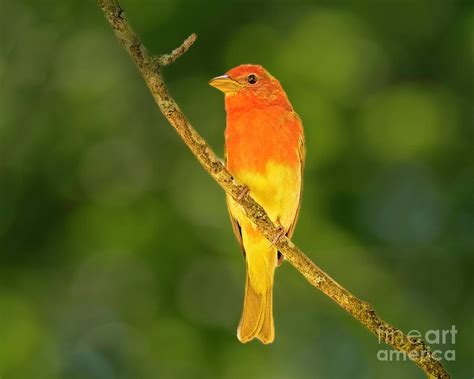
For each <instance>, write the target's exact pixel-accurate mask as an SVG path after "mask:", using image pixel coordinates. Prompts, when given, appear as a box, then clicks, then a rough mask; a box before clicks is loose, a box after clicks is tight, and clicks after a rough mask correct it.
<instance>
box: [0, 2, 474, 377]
mask: <svg viewBox="0 0 474 379" xmlns="http://www.w3.org/2000/svg"><path fill="white" fill-rule="evenodd" d="M123 5H124V7H125V8H126V9H127V11H128V15H129V18H130V20H131V22H132V24H133V25H134V27H135V29H136V30H137V31H138V32H139V34H140V35H141V36H142V37H143V39H144V41H145V43H146V44H147V45H148V46H149V47H150V48H151V49H152V50H153V51H154V52H167V51H169V50H170V49H172V48H174V47H175V46H177V45H178V44H179V43H180V42H181V41H182V40H183V39H184V38H185V37H186V36H187V35H188V34H190V33H191V32H196V33H197V34H198V35H199V40H198V43H197V44H196V45H195V46H194V47H193V48H192V49H191V50H190V51H189V53H188V54H186V56H185V57H184V58H182V59H181V60H179V61H178V62H176V64H174V65H173V66H172V67H169V68H167V69H166V70H165V73H164V74H165V76H166V79H167V82H168V84H169V86H170V89H171V91H172V93H173V94H174V95H175V96H176V99H177V100H178V102H179V103H180V105H181V106H182V109H183V110H184V111H185V113H186V114H187V116H188V117H189V119H190V120H191V121H192V122H193V124H194V125H195V127H196V128H197V129H198V130H199V131H200V132H201V133H202V134H203V136H204V137H205V138H206V139H207V140H208V142H210V143H211V144H212V146H213V147H214V148H215V149H216V151H217V152H218V153H219V154H222V146H223V131H224V123H225V118H224V117H225V115H224V106H223V98H222V95H221V94H220V93H218V92H217V91H215V90H214V89H212V88H210V87H209V86H208V85H207V80H208V79H210V78H212V77H214V76H217V75H220V74H222V73H224V72H225V71H226V70H228V69H230V68H231V67H233V66H236V65H238V64H240V63H260V64H263V65H264V66H265V67H266V68H268V69H269V71H270V72H271V73H273V74H274V75H275V76H276V77H277V78H279V79H280V81H281V83H282V85H283V87H284V88H285V89H286V91H287V93H288V95H289V97H290V99H291V101H292V103H293V105H294V107H295V109H296V110H297V111H298V112H299V113H300V115H301V117H302V119H303V121H304V125H305V130H306V137H307V138H306V140H307V166H306V172H305V193H304V199H303V206H302V211H301V215H300V222H299V225H298V228H297V232H296V235H295V241H296V242H297V243H298V244H299V245H300V246H301V247H302V249H303V250H304V251H306V252H308V254H309V255H310V256H311V257H312V258H313V259H314V261H315V262H317V263H318V264H319V265H320V266H321V267H323V268H324V269H326V270H327V271H328V272H329V273H330V274H331V275H332V276H334V277H335V278H336V279H337V281H339V282H340V283H342V284H343V285H345V286H347V288H349V289H350V290H351V291H353V292H354V293H355V294H356V295H358V296H360V297H361V298H363V299H365V300H368V301H370V302H372V303H373V304H374V305H375V307H376V309H377V310H378V311H379V313H380V314H381V315H382V316H383V317H384V318H386V319H387V320H388V321H390V322H393V323H394V324H395V325H397V326H398V327H400V328H402V329H404V330H406V331H408V330H410V329H418V330H420V331H421V332H422V333H424V332H426V331H427V330H430V329H449V328H450V327H451V325H456V327H457V329H458V331H459V333H458V336H457V339H456V344H455V345H454V346H451V345H444V346H439V348H440V349H442V350H446V349H452V348H455V349H456V361H455V362H445V365H446V367H447V368H448V370H449V371H451V373H452V374H453V375H454V377H471V376H472V375H473V373H474V371H473V366H472V354H473V352H474V348H473V341H474V335H473V329H472V314H473V311H474V297H473V296H472V290H473V288H472V283H473V282H472V269H473V250H474V180H473V178H474V161H473V159H472V157H473V143H474V129H473V121H474V111H473V110H474V107H473V101H474V91H473V88H474V6H473V4H472V2H461V1H454V0H438V1H436V0H435V1H432V0H412V1H380V2H376V1H374V0H360V1H337V2H328V1H314V2H310V1H303V0H295V1H291V2H290V1H270V0H268V1H252V2H251V1H214V2H200V1H198V0H156V1H151V0H123ZM243 287H244V264H243V261H242V257H241V254H240V251H239V248H238V246H237V243H236V242H235V241H234V238H233V235H232V232H231V228H230V225H229V223H228V221H227V214H226V209H225V201H224V194H223V192H222V191H221V190H220V189H219V188H218V187H217V185H216V184H215V183H214V182H213V181H212V180H211V178H209V176H208V175H207V174H206V173H205V172H204V171H203V170H202V169H201V168H200V166H199V164H198V163H197V162H196V161H195V160H194V158H193V157H192V156H191V154H190V153H189V152H188V151H187V150H186V148H185V147H184V145H183V144H182V142H181V141H180V140H179V139H178V137H177V136H176V134H175V132H174V131H173V130H172V128H170V127H169V125H168V124H167V123H166V121H165V120H164V118H163V117H162V116H161V114H160V113H159V111H158V109H157V108H156V106H155V105H154V103H153V100H152V98H151V96H150V94H149V93H148V90H147V88H146V86H145V85H144V82H143V80H142V79H141V78H140V76H139V74H138V73H137V71H136V69H135V67H134V65H133V64H132V63H131V62H130V59H129V58H128V57H127V55H126V53H125V52H124V51H123V50H122V48H121V47H120V46H119V44H118V43H117V41H116V40H115V37H114V35H113V33H112V32H111V30H110V27H109V26H108V25H107V23H106V22H105V20H104V19H103V16H102V15H101V13H100V12H99V10H98V9H97V6H96V4H95V2H94V1H83V2H80V1H75V2H71V1H64V2H59V1H56V2H53V1H36V0H2V1H1V4H0V376H1V377H2V379H3V378H5V379H6V378H8V379H23V378H33V377H34V378H37V379H42V378H45V379H46V378H47V379H55V378H68V379H82V378H87V379H91V378H92V379H93V378H100V379H108V378H120V379H125V378H226V379H232V378H240V377H250V378H256V379H263V378H273V379H279V378H285V379H286V378H292V379H298V378H308V377H311V378H343V377H351V378H368V377H370V378H379V377H383V378H387V379H390V378H399V377H409V378H422V377H424V376H423V374H422V372H421V371H420V370H419V369H417V368H416V367H415V366H414V365H413V364H411V363H409V362H390V363H388V362H380V361H378V360H377V351H378V350H379V349H385V348H386V347H385V346H381V345H378V343H377V341H376V339H374V337H373V336H372V335H370V334H369V333H368V332H367V331H366V330H364V329H363V328H362V327H361V326H359V325H358V323H357V322H355V321H354V320H352V319H351V317H350V316H349V315H347V314H345V313H344V312H343V311H341V309H339V308H338V307H337V306H335V304H334V303H332V302H331V301H330V300H328V299H327V298H326V297H325V296H323V295H322V294H321V293H319V292H318V291H316V290H314V289H313V288H311V287H310V286H308V284H307V283H306V282H305V280H304V279H303V278H302V277H301V276H300V275H299V274H298V273H297V272H296V271H295V270H294V269H292V268H291V267H290V265H288V264H286V265H283V267H282V268H280V269H279V270H278V272H277V277H276V287H275V319H276V333H277V338H276V342H275V343H274V344H273V345H271V346H262V345H260V344H258V343H252V344H249V345H245V346H243V345H240V344H239V343H238V341H237V339H236V337H235V333H236V326H237V323H238V320H239V317H240V311H241V302H242V294H243Z"/></svg>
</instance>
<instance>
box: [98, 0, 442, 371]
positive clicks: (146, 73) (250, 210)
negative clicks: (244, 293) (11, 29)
mask: <svg viewBox="0 0 474 379" xmlns="http://www.w3.org/2000/svg"><path fill="white" fill-rule="evenodd" d="M97 3H98V5H99V7H100V8H101V9H102V11H103V12H104V15H105V17H106V18H107V20H108V21H109V23H110V25H111V26H112V28H113V29H114V31H115V33H116V34H117V37H118V39H119V41H120V43H121V44H122V46H123V47H124V48H125V49H126V50H127V51H128V53H129V55H130V57H131V58H132V60H133V61H134V62H135V64H136V65H137V67H138V70H139V71H140V73H141V74H142V76H143V78H144V79H145V82H146V84H147V85H148V88H149V89H150V92H151V93H152V95H153V97H154V99H155V101H156V103H157V104H158V106H159V107H160V110H161V112H162V113H163V115H164V116H165V117H166V118H167V120H168V121H169V123H170V124H171V125H172V126H173V127H174V128H175V130H176V132H177V133H178V134H179V135H180V137H181V138H182V139H183V141H184V142H185V143H186V145H187V146H188V147H189V149H190V150H191V152H192V153H193V154H194V156H195V157H196V158H197V160H198V161H199V162H200V163H201V165H202V166H203V167H204V169H205V170H206V171H207V172H208V173H209V175H211V176H212V177H213V178H214V180H215V181H216V182H217V183H218V184H219V185H220V186H221V187H222V188H223V189H224V190H225V192H226V193H227V194H228V195H230V196H232V197H233V199H234V200H235V201H236V202H237V203H238V204H240V205H241V206H242V208H243V209H244V210H245V212H246V214H247V217H248V218H249V219H250V220H251V221H252V222H253V223H255V225H256V226H257V228H258V230H260V232H262V233H263V235H264V236H265V237H266V238H267V239H268V240H269V241H274V240H277V238H276V237H277V236H278V235H279V229H278V228H277V227H276V226H275V225H274V224H273V223H272V221H271V220H270V218H269V217H268V215H267V213H266V212H265V210H264V209H263V208H262V206H261V205H259V204H258V203H257V202H256V201H255V200H253V198H252V197H251V196H250V194H245V195H244V196H242V197H240V196H239V195H240V194H241V193H242V192H243V190H244V188H245V186H243V185H241V184H239V183H237V181H236V180H235V179H234V178H233V177H232V175H231V174H230V173H229V171H227V169H226V168H225V167H224V166H223V164H222V163H221V161H220V160H219V158H217V156H216V155H215V154H214V152H213V151H212V150H211V148H210V147H209V145H207V143H206V142H205V141H204V139H203V138H202V137H201V136H200V135H199V134H198V133H197V132H196V130H194V128H193V127H192V126H191V124H190V123H189V121H188V120H187V119H186V117H185V116H184V114H183V113H182V112H181V110H180V109H179V107H178V104H177V103H176V102H175V101H174V99H173V98H172V97H171V95H170V94H169V92H168V88H167V87H166V85H165V83H164V81H163V78H162V76H161V73H160V71H161V68H162V67H163V66H166V65H169V64H171V63H173V62H174V61H175V60H176V59H178V58H179V57H180V56H181V55H183V54H184V53H185V52H186V51H187V50H188V49H189V48H190V47H191V45H192V44H193V43H194V41H195V40H196V35H195V34H191V36H189V37H188V38H187V39H186V40H185V41H184V43H183V44H182V45H181V46H180V47H178V48H177V49H175V50H173V52H171V53H170V54H165V55H162V56H159V57H157V58H156V57H153V56H152V55H151V54H150V53H149V52H148V50H147V49H146V48H145V46H144V45H143V44H142V43H141V42H140V40H139V39H138V36H137V35H136V34H135V32H134V31H133V30H132V28H131V27H130V25H129V23H128V22H127V20H126V18H125V14H124V10H123V9H122V8H121V6H120V4H119V2H118V1H117V0H97ZM276 246H277V247H278V249H279V251H281V253H282V254H283V255H284V256H285V258H286V259H287V260H288V261H289V262H290V263H291V264H292V265H293V266H294V267H295V268H296V269H297V270H298V271H299V272H300V273H301V274H303V276H304V277H305V278H306V279H307V280H308V281H309V282H310V283H311V284H312V285H313V286H315V287H316V288H318V289H320V290H321V291H322V292H323V293H324V294H326V295H327V296H329V297H330V298H331V299H333V300H334V301H335V302H336V303H337V304H338V305H339V306H340V307H341V308H343V309H344V310H346V311H347V312H348V313H350V314H351V315H352V316H353V317H354V318H355V319H357V320H358V321H359V322H360V323H361V324H362V325H364V326H365V327H366V328H367V329H369V330H370V331H371V332H372V333H373V334H375V335H376V336H378V338H379V340H380V341H384V342H385V343H387V344H389V345H391V346H392V347H394V348H395V349H397V350H399V351H402V352H404V353H406V354H407V356H408V357H410V359H412V360H413V361H414V362H415V363H416V364H417V365H418V366H419V367H420V368H421V369H423V370H424V371H425V373H426V374H427V375H428V377H429V378H450V376H449V374H448V373H447V372H446V371H445V370H444V368H443V367H442V365H441V363H440V362H439V360H438V358H437V357H436V356H435V355H434V354H433V353H432V352H431V350H430V348H429V347H428V346H427V345H426V344H425V343H424V342H423V341H422V340H420V339H416V338H409V337H407V336H406V335H405V334H403V332H402V331H400V330H399V329H397V328H396V327H394V326H393V325H390V324H389V323H387V322H385V321H384V320H382V319H381V318H380V317H379V316H378V315H377V314H376V313H375V311H374V309H373V307H372V306H371V305H370V304H368V303H367V302H365V301H362V300H359V299H358V298H357V297H355V296H354V295H352V294H351V293H350V292H349V291H348V290H346V289H345V288H343V287H342V286H341V285H339V284H338V283H337V282H336V281H335V280H334V279H332V278H331V277H330V276H329V275H328V274H326V273H325V272H324V271H323V270H321V269H320V268H319V267H318V266H316V265H315V264H314V263H313V262H312V261H311V260H310V259H309V258H308V257H307V256H306V255H305V254H304V253H303V252H302V251H301V250H300V249H299V248H298V247H297V246H295V245H294V244H293V243H292V242H291V241H290V240H289V239H288V238H286V237H283V238H280V239H279V242H278V243H276Z"/></svg>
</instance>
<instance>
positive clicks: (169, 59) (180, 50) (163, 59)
mask: <svg viewBox="0 0 474 379" xmlns="http://www.w3.org/2000/svg"><path fill="white" fill-rule="evenodd" d="M196 38H197V35H196V33H193V34H191V35H190V36H189V37H188V38H186V39H185V40H184V42H183V43H182V44H181V46H179V47H177V48H176V49H174V50H173V51H172V52H171V53H169V54H163V55H161V56H159V57H158V59H157V63H158V66H159V67H164V66H168V65H169V64H171V63H173V62H174V61H175V60H176V59H178V58H179V57H180V56H181V55H183V54H184V53H186V51H188V49H189V48H190V47H191V45H192V44H193V43H194V42H195V41H196Z"/></svg>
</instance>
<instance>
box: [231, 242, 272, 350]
mask: <svg viewBox="0 0 474 379" xmlns="http://www.w3.org/2000/svg"><path fill="white" fill-rule="evenodd" d="M261 253H263V252H261ZM273 255H274V256H273V259H272V258H271V257H270V259H269V260H268V261H267V262H265V263H266V264H264V265H263V267H262V265H261V263H263V262H262V261H261V260H260V259H259V261H260V262H259V263H260V265H259V266H260V267H258V269H260V270H262V271H263V272H262V271H260V270H252V269H253V267H249V266H250V264H252V263H255V262H251V261H248V262H247V281H246V285H245V298H244V309H243V311H242V317H241V319H240V324H239V328H238V330H237V337H238V338H239V340H240V342H242V343H245V342H248V341H251V340H253V339H254V338H258V339H259V340H260V341H262V342H263V343H264V344H268V343H272V342H273V340H274V339H275V328H274V326H273V310H272V308H273V307H272V297H273V295H272V292H273V274H274V272H275V266H276V251H275V253H274V254H273ZM247 258H248V255H247Z"/></svg>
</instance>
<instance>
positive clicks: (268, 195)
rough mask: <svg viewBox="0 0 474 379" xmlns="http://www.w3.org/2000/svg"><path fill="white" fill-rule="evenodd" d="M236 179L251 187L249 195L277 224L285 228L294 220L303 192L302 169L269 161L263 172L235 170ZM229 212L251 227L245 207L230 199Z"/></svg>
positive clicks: (242, 223)
mask: <svg viewBox="0 0 474 379" xmlns="http://www.w3.org/2000/svg"><path fill="white" fill-rule="evenodd" d="M233 174H234V176H235V178H236V179H237V180H238V181H239V182H240V183H243V184H245V185H247V186H248V188H249V190H250V195H251V196H252V197H253V198H254V199H255V201H257V202H258V203H259V204H260V205H261V206H262V207H263V208H265V211H266V212H267V214H268V216H269V217H270V219H271V220H272V221H273V222H274V223H279V224H281V226H283V227H284V228H285V229H286V230H288V228H289V227H290V226H291V224H292V223H293V221H294V219H295V215H296V212H297V210H298V206H299V198H300V192H301V169H300V167H291V166H286V165H282V164H278V163H274V162H271V161H270V162H269V163H268V164H267V166H266V170H265V171H264V172H263V173H258V172H252V171H248V170H245V171H240V172H235V173H233ZM228 204H229V211H230V213H231V214H232V216H233V217H234V218H235V219H237V221H238V222H239V224H240V225H241V227H242V228H245V227H246V226H250V225H251V224H250V221H249V220H248V219H247V217H246V216H245V212H244V210H243V209H242V208H241V207H240V206H239V205H238V204H236V203H235V201H234V200H233V199H232V198H229V199H228Z"/></svg>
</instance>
